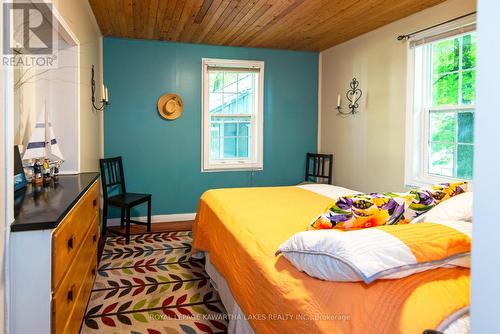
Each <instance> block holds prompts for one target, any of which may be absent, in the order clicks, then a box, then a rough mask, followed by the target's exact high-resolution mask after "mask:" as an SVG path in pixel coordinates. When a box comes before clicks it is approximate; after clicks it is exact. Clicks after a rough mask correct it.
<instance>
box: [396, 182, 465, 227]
mask: <svg viewBox="0 0 500 334" xmlns="http://www.w3.org/2000/svg"><path fill="white" fill-rule="evenodd" d="M467 189H468V183H467V182H456V183H441V184H436V185H433V186H431V187H423V188H418V189H414V190H410V191H409V192H408V194H409V195H411V196H413V201H412V203H411V204H410V205H409V207H408V209H406V210H405V214H404V217H405V219H406V220H408V221H411V220H413V219H415V218H417V217H418V216H420V215H422V214H424V213H426V212H427V211H429V210H430V209H432V208H433V207H435V206H436V205H438V204H439V203H441V202H443V201H446V200H447V199H449V198H451V197H453V196H456V195H458V194H461V193H464V192H466V191H467Z"/></svg>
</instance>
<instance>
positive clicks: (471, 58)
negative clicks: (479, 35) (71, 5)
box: [462, 34, 476, 69]
mask: <svg viewBox="0 0 500 334" xmlns="http://www.w3.org/2000/svg"><path fill="white" fill-rule="evenodd" d="M462 38H463V49H462V69H468V68H474V67H476V34H470V35H465V36H463V37H462Z"/></svg>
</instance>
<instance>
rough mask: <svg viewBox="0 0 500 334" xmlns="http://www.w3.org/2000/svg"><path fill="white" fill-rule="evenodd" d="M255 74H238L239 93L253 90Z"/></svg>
mask: <svg viewBox="0 0 500 334" xmlns="http://www.w3.org/2000/svg"><path fill="white" fill-rule="evenodd" d="M255 77H256V74H255V73H248V72H246V73H238V91H239V92H240V93H243V92H245V91H248V90H252V89H253V83H254V79H255Z"/></svg>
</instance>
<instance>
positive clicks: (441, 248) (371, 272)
mask: <svg viewBox="0 0 500 334" xmlns="http://www.w3.org/2000/svg"><path fill="white" fill-rule="evenodd" d="M471 231H472V224H470V223H468V222H461V221H451V222H442V223H440V224H434V223H421V224H413V225H412V224H406V225H384V226H379V227H375V228H364V229H360V230H352V231H347V232H344V231H340V230H337V229H330V230H315V231H305V232H299V233H297V234H295V235H293V236H292V237H290V238H289V239H288V240H287V241H285V242H284V243H283V244H282V245H281V246H280V247H279V249H278V251H277V252H276V255H278V254H282V255H283V256H284V257H285V258H286V259H287V260H288V261H290V262H291V263H292V264H293V265H294V266H295V267H296V268H297V269H298V270H300V271H303V272H305V273H306V274H308V275H309V276H312V277H316V278H320V279H323V280H328V281H347V282H357V281H364V282H365V283H371V282H373V281H375V280H377V279H381V278H384V279H389V278H390V279H396V278H401V277H406V276H409V275H412V274H414V273H418V272H421V271H425V270H431V269H434V268H439V267H448V266H464V267H469V266H470V264H469V260H470V242H471V239H470V238H471Z"/></svg>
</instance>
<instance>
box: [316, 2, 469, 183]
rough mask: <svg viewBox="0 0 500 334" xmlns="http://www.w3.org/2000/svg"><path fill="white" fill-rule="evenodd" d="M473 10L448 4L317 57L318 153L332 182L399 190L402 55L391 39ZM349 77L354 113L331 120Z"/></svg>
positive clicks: (403, 103)
mask: <svg viewBox="0 0 500 334" xmlns="http://www.w3.org/2000/svg"><path fill="white" fill-rule="evenodd" d="M475 10H476V5H475V1H474V0H449V1H446V2H444V3H442V4H440V5H437V6H435V7H431V8H428V9H426V10H424V11H421V12H419V13H416V14H414V15H412V16H409V17H406V18H404V19H401V20H399V21H396V22H393V23H391V24H388V25H386V26H384V27H381V28H379V29H377V30H374V31H371V32H369V33H366V34H364V35H362V36H359V37H357V38H355V39H352V40H350V41H347V42H345V43H343V44H340V45H338V46H335V47H333V48H330V49H328V50H326V51H323V52H321V54H320V57H321V60H320V64H321V69H320V71H321V76H320V77H321V79H320V113H321V114H320V119H321V124H320V151H321V152H322V153H333V154H334V156H335V157H334V159H335V165H334V169H335V170H334V182H335V184H337V185H340V186H344V187H347V188H352V189H356V190H360V191H364V192H369V191H401V190H403V189H404V153H405V152H404V149H405V112H406V70H407V69H406V52H407V47H406V44H405V43H404V42H399V41H397V40H396V37H397V36H398V35H401V34H405V33H410V32H412V31H415V30H419V29H422V28H425V27H428V26H431V25H434V24H437V23H440V22H443V21H446V20H448V19H451V18H455V17H457V16H461V15H463V14H467V13H470V12H473V11H475ZM353 77H356V78H357V79H358V80H359V82H360V88H361V89H362V90H363V97H362V98H361V100H360V108H359V109H360V113H359V114H357V115H355V116H349V117H345V118H342V117H340V116H337V115H336V110H335V107H336V105H337V95H338V94H341V96H342V98H343V106H344V107H345V106H346V103H345V101H346V99H345V92H346V91H347V89H348V88H349V83H350V81H351V79H352V78H353Z"/></svg>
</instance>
